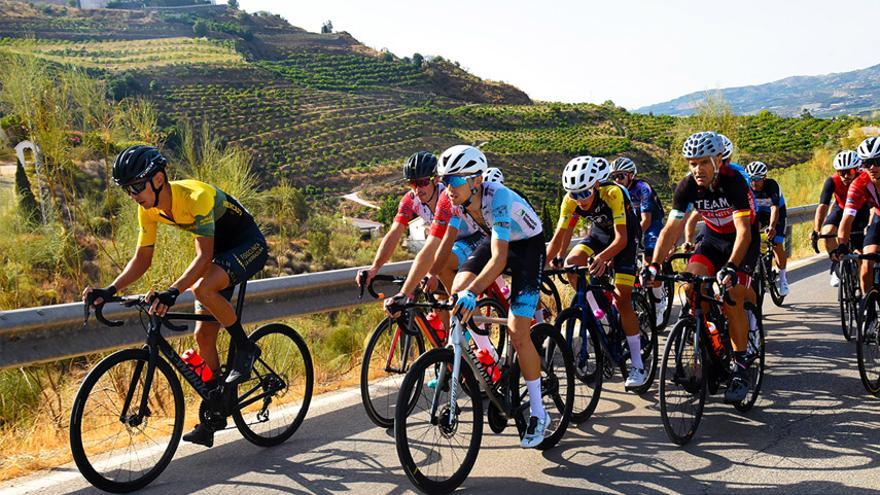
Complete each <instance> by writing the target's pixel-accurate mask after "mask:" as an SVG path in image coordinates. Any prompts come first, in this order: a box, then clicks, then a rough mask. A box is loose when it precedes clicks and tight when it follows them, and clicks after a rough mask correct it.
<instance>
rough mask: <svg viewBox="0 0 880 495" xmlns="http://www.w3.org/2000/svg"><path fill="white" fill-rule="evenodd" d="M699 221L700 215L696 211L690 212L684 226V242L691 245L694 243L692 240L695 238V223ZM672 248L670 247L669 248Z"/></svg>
mask: <svg viewBox="0 0 880 495" xmlns="http://www.w3.org/2000/svg"><path fill="white" fill-rule="evenodd" d="M699 221H700V214H699V213H697V210H693V211H691V212H690V214H689V216H688V218H687V222H685V225H684V241H685V242H689V243H691V244H693V243H694V238H695V237H696V232H697V222H699ZM671 247H672V246H670V248H671Z"/></svg>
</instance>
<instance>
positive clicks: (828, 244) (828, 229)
mask: <svg viewBox="0 0 880 495" xmlns="http://www.w3.org/2000/svg"><path fill="white" fill-rule="evenodd" d="M819 233H820V234H822V235H829V234H833V235H835V237H829V238H827V239H822V245H823V246H824V247H825V252H826V253H830V252H831V251H834V250H835V249H837V237H836V235H837V225H832V224H826V225H823V226H822V230H820V231H819Z"/></svg>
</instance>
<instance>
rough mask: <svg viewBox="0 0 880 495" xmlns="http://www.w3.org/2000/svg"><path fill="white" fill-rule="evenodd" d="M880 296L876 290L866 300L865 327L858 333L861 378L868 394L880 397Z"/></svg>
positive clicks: (857, 353) (869, 293) (857, 355)
mask: <svg viewBox="0 0 880 495" xmlns="http://www.w3.org/2000/svg"><path fill="white" fill-rule="evenodd" d="M878 315H880V296H878V293H877V291H876V290H872V291H870V292H868V296H867V297H866V298H865V318H864V325H862V327H861V329H860V330H859V332H858V345H857V351H856V357H857V358H858V362H859V376H860V377H861V379H862V385H864V386H865V390H867V391H868V393H870V394H873V395H876V396H878V397H880V337H878V331H880V318H878Z"/></svg>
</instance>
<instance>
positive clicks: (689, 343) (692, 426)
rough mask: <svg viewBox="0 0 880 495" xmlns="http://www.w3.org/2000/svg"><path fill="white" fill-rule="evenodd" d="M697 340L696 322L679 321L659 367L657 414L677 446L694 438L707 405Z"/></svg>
mask: <svg viewBox="0 0 880 495" xmlns="http://www.w3.org/2000/svg"><path fill="white" fill-rule="evenodd" d="M696 343H697V324H696V321H695V320H694V319H693V318H691V317H688V318H685V319H682V320H679V321H678V323H677V324H676V325H675V327H674V328H673V329H672V332H671V333H670V334H669V340H667V341H666V349H665V350H664V352H663V363H662V366H661V367H660V417H661V418H662V419H663V429H664V430H666V435H667V436H668V437H669V439H670V440H672V441H673V442H674V443H676V444H678V445H684V444H686V443H688V442H689V441H690V440H691V438H693V436H694V433H696V432H697V427H698V426H699V425H700V419H701V418H702V416H703V406H704V405H705V404H706V392H707V383H706V374H705V370H704V364H705V362H706V361H705V359H704V355H703V352H702V350H701V349H699V348H697V347H696Z"/></svg>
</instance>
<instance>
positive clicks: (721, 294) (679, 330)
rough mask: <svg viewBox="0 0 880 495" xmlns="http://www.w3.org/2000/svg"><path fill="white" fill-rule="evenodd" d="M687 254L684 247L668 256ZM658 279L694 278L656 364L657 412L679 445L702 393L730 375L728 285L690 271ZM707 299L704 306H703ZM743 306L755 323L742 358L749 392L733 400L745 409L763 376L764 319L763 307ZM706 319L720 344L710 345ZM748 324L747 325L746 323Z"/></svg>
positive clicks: (696, 417)
mask: <svg viewBox="0 0 880 495" xmlns="http://www.w3.org/2000/svg"><path fill="white" fill-rule="evenodd" d="M686 256H689V254H687V253H679V254H674V255H672V257H671V258H682V257H686ZM656 278H657V279H659V280H672V281H673V282H683V283H687V284H693V292H692V294H693V295H692V296H691V297H692V300H691V301H689V302H688V304H687V306H686V307H684V308H683V309H682V311H681V314H680V316H679V320H678V322H677V323H676V324H675V326H674V327H673V329H672V331H671V332H670V334H669V337H668V339H667V341H666V348H665V349H664V352H663V361H662V363H661V365H660V416H661V418H662V420H663V429H664V430H665V431H666V435H667V436H668V437H669V439H670V440H672V442H673V443H675V444H677V445H684V444H686V443H688V442H689V441H690V440H691V439H692V438H693V436H694V434H695V433H696V431H697V427H698V426H699V424H700V420H701V418H702V415H703V407H704V405H705V403H706V395H707V393H708V394H713V395H714V394H716V393H718V392H719V391H722V390H723V389H726V384H727V383H728V382H729V380H730V378H731V375H732V373H731V370H730V368H731V366H730V365H731V361H732V359H733V352H732V347H731V343H730V334H729V332H728V327H727V319H726V318H725V317H724V314H723V313H722V311H721V306H722V304H724V303H723V302H722V300H727V301H728V302H729V301H730V299H729V295H728V294H727V291H726V289H724V287H721V286H719V285H718V283H717V281H716V280H715V277H712V276H698V275H693V274H691V273H688V272H678V273H674V274H672V275H665V274H662V273H660V274H657V275H656ZM703 303H707V304H708V307H709V309H708V312H706V311H704V310H703ZM745 308H746V310H747V311H750V312H751V313H752V315H753V316H754V321H755V327H754V328H750V329H749V334H748V342H747V349H746V363H747V365H748V370H749V392H748V394H747V395H746V398H745V399H743V401H742V402H738V403H735V404H733V406H734V407H735V408H736V409H737V410H739V411H741V412H747V411H749V410H750V409H751V408H752V406H754V404H755V401H756V400H757V399H758V395H759V394H760V391H761V385H762V383H763V381H764V325H763V321H762V316H761V309H760V307H759V306H755V305H753V304H751V303H748V302H747V303H745ZM710 323H711V325H712V326H714V327H715V329H717V332H718V336H719V338H720V341H721V345H722V348H721V349H719V350H716V349H715V348H714V347H713V344H712V343H711V342H712V336H711V333H713V332H712V331H710ZM750 327H751V325H750Z"/></svg>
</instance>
